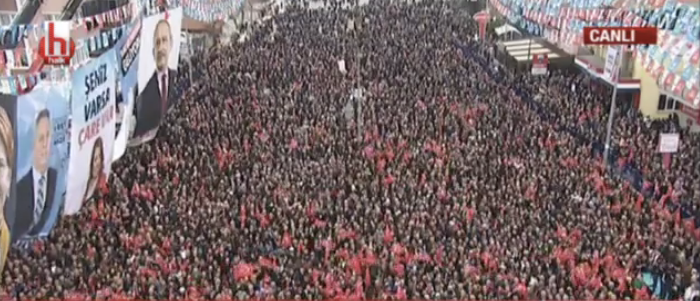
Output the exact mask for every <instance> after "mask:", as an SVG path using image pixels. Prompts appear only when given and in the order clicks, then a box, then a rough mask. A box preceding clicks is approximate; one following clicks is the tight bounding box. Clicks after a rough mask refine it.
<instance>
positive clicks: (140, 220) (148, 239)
mask: <svg viewBox="0 0 700 301" xmlns="http://www.w3.org/2000/svg"><path fill="white" fill-rule="evenodd" d="M348 20H354V21H351V22H352V23H353V24H354V26H352V27H353V28H349V26H348V24H349V21H348ZM254 27H255V28H253V29H252V31H251V33H250V37H249V39H248V40H247V41H245V42H244V43H233V44H232V45H230V46H221V47H218V48H216V49H215V50H212V51H209V52H207V53H206V54H202V55H199V56H197V57H196V58H195V59H193V62H192V64H193V66H192V68H193V70H192V71H193V72H192V73H193V76H194V80H193V82H194V84H193V85H192V86H190V87H189V88H186V87H187V86H188V85H189V84H190V78H189V77H188V76H189V72H187V71H185V69H186V68H189V66H188V65H185V64H183V65H181V66H180V68H181V69H182V70H181V71H180V72H178V76H179V78H178V85H179V86H180V87H183V89H182V90H184V92H183V93H182V95H181V100H180V101H179V104H178V106H177V107H175V108H173V109H172V110H171V111H170V112H169V115H168V116H167V118H166V120H165V123H164V124H163V125H162V126H161V127H160V130H159V132H158V136H157V138H156V139H155V140H154V141H152V142H150V143H148V144H145V145H143V146H140V147H139V148H136V149H131V150H129V152H127V154H126V155H125V158H123V159H122V160H120V161H118V163H116V164H115V166H114V173H113V175H112V177H111V178H110V182H109V186H108V188H106V189H102V190H101V191H100V196H99V197H98V198H96V199H95V200H93V201H92V202H91V203H89V204H86V205H85V209H83V210H82V211H81V213H80V214H78V215H75V216H69V217H64V218H63V219H62V220H61V221H60V222H59V224H58V225H57V226H56V228H55V229H54V230H53V232H52V233H51V235H50V236H49V237H48V238H47V239H46V240H42V241H37V242H35V243H34V244H33V245H32V246H31V247H29V248H25V249H13V250H12V251H11V253H10V255H9V259H8V262H7V264H6V267H5V270H4V272H3V273H2V277H1V279H0V300H6V298H8V299H13V298H18V299H19V300H25V299H30V300H31V299H61V298H70V299H89V298H99V299H103V298H114V299H192V300H199V299H206V300H211V299H230V298H237V299H239V298H240V299H258V298H265V299H271V298H274V299H292V298H295V299H321V298H323V299H331V298H346V299H559V300H561V299H625V298H635V299H650V298H652V293H653V289H651V288H649V287H647V285H645V284H644V281H643V276H642V275H643V273H652V274H654V275H663V279H664V283H665V287H664V292H665V294H666V297H668V298H675V299H678V298H681V297H682V296H683V293H684V291H685V290H686V289H687V288H688V287H690V286H695V287H697V286H698V285H700V284H698V277H697V271H696V270H695V269H697V268H698V267H699V266H700V244H699V243H698V239H700V231H699V230H698V229H696V228H695V224H696V222H697V220H696V217H695V215H691V216H690V217H688V216H684V215H681V214H680V213H679V211H678V210H675V211H674V210H673V208H678V207H680V206H684V207H685V208H691V209H692V210H691V211H692V212H693V213H696V212H697V213H700V208H699V206H698V205H699V203H698V202H699V201H700V136H699V135H697V134H691V133H689V132H688V131H687V129H686V128H684V127H683V126H682V125H679V124H678V122H677V121H676V120H673V119H669V120H656V121H653V122H652V121H649V120H647V119H645V118H644V117H643V116H641V115H639V114H638V113H637V112H635V111H634V108H630V109H629V110H623V111H622V112H621V113H620V115H619V117H618V118H617V119H616V121H615V124H614V131H613V142H614V144H615V145H616V147H617V148H619V154H620V155H619V156H618V159H617V162H616V163H615V164H614V165H613V166H610V167H606V165H605V164H603V160H602V158H601V156H600V155H599V154H597V153H595V152H592V151H591V144H592V143H593V142H594V141H602V140H603V139H604V135H605V125H606V120H607V108H608V107H609V99H610V92H611V91H610V89H609V87H606V86H605V84H602V83H600V82H598V81H597V80H595V79H592V78H589V77H587V76H586V75H581V74H573V73H563V72H551V73H550V74H549V75H547V76H532V75H530V74H526V73H515V72H513V71H509V70H506V69H505V68H503V67H494V66H498V65H497V63H495V58H494V50H493V49H494V47H493V43H494V42H492V41H490V40H486V41H484V40H475V39H474V38H473V37H474V33H475V32H476V31H477V29H476V24H474V23H473V21H470V17H469V15H468V14H465V13H464V11H461V10H460V9H458V8H457V7H456V6H454V5H452V4H451V2H449V1H420V2H417V3H407V2H398V1H393V2H391V1H385V0H377V1H371V2H370V3H369V4H367V5H364V6H353V7H349V8H348V7H342V6H340V5H332V4H329V5H328V6H327V7H326V8H324V9H307V8H305V7H304V5H303V4H298V5H292V6H291V7H288V8H287V9H286V11H285V12H284V13H281V14H278V15H275V16H274V17H273V18H272V19H270V20H268V21H265V22H263V23H261V24H260V25H255V26H254ZM339 60H343V61H344V62H345V68H346V72H340V71H339V68H338V61H339ZM572 85H573V86H576V87H577V88H576V89H572V88H571V87H572ZM359 90H361V91H363V93H362V94H363V95H361V97H360V96H358V95H354V93H352V92H351V91H359ZM348 112H350V113H348ZM571 129H575V131H572V130H571ZM574 132H575V134H573V133H574ZM661 132H664V133H665V132H677V133H680V134H681V146H680V153H679V154H677V155H676V156H674V160H673V164H672V166H671V168H670V169H664V168H663V167H662V162H661V156H660V155H659V154H658V153H657V149H656V147H657V141H658V135H659V133H661ZM618 164H619V166H622V165H629V164H633V165H634V166H636V167H638V168H639V169H640V170H642V171H643V173H644V177H645V181H644V185H643V187H642V191H641V192H640V191H638V190H637V189H636V188H635V187H633V185H631V184H630V183H628V182H627V181H626V180H625V179H624V178H622V177H620V176H619V174H618V173H617V170H618V167H619V166H618ZM693 210H694V211H693Z"/></svg>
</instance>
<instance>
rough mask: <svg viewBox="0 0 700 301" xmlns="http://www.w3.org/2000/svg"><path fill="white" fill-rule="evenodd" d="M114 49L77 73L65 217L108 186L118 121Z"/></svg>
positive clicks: (74, 77)
mask: <svg viewBox="0 0 700 301" xmlns="http://www.w3.org/2000/svg"><path fill="white" fill-rule="evenodd" d="M114 51H115V50H114V49H112V50H109V51H107V52H105V53H104V54H102V55H101V56H100V57H98V58H96V59H93V60H92V61H90V62H89V63H88V64H87V65H85V66H83V67H81V68H80V69H78V70H76V71H75V72H73V80H72V82H73V89H72V93H73V97H72V101H71V103H72V112H73V114H72V122H71V141H70V154H71V160H70V168H69V169H68V175H69V177H70V179H71V180H70V182H69V183H68V193H67V196H66V206H65V210H64V214H68V215H70V214H75V213H77V212H78V211H79V210H80V208H81V207H82V205H83V203H85V202H86V201H87V200H90V199H91V198H92V197H93V196H94V195H95V192H96V190H97V189H98V187H99V185H100V183H106V181H107V177H108V176H109V172H110V169H111V166H112V160H111V159H112V150H113V146H114V133H115V129H116V126H115V121H116V112H115V111H116V108H115V107H116V97H115V89H116V88H115V84H116V81H115V78H116V64H117V63H116V54H115V53H114Z"/></svg>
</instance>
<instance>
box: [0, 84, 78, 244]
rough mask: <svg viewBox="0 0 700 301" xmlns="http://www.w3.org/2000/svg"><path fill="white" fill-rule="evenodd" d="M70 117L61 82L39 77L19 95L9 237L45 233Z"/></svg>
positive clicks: (64, 162)
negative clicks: (59, 83) (13, 195)
mask: <svg viewBox="0 0 700 301" xmlns="http://www.w3.org/2000/svg"><path fill="white" fill-rule="evenodd" d="M69 116H70V101H69V97H68V94H66V93H65V89H64V87H62V86H60V85H52V84H51V83H49V82H41V83H39V84H38V85H37V86H36V87H34V89H33V90H32V91H31V92H30V93H29V94H24V95H22V96H19V97H18V100H17V128H16V132H17V174H16V182H15V185H16V186H15V187H16V190H15V193H16V197H15V211H14V224H13V226H12V240H13V241H18V240H25V239H32V238H35V237H40V236H46V235H48V234H49V232H50V231H51V229H52V228H53V226H54V225H55V224H56V220H57V219H58V216H59V215H60V214H61V212H62V207H63V204H64V202H65V197H66V182H67V177H66V176H67V171H68V159H69V153H68V142H69V141H68V122H69V121H68V120H69Z"/></svg>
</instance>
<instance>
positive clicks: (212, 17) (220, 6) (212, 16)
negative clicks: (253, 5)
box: [174, 0, 243, 22]
mask: <svg viewBox="0 0 700 301" xmlns="http://www.w3.org/2000/svg"><path fill="white" fill-rule="evenodd" d="M174 2H178V3H177V4H176V6H178V5H179V6H182V9H183V13H184V14H185V15H187V16H188V17H191V18H193V19H195V20H199V21H203V22H213V21H217V20H222V19H224V18H226V17H227V16H229V15H230V14H232V13H235V12H237V11H238V10H239V9H240V8H241V6H243V1H242V0H232V1H226V0H177V1H174Z"/></svg>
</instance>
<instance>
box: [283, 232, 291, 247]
mask: <svg viewBox="0 0 700 301" xmlns="http://www.w3.org/2000/svg"><path fill="white" fill-rule="evenodd" d="M282 246H283V247H285V248H289V247H291V246H292V236H291V235H290V234H289V232H284V236H282Z"/></svg>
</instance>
